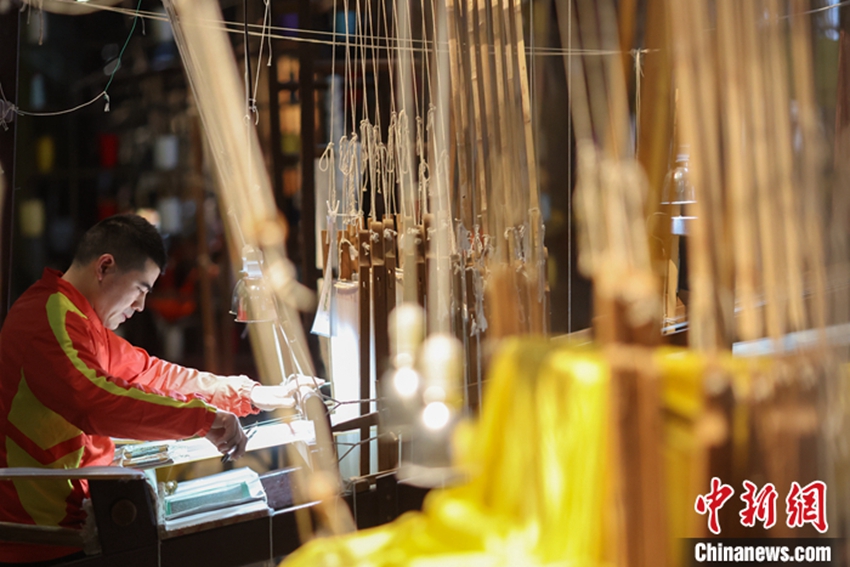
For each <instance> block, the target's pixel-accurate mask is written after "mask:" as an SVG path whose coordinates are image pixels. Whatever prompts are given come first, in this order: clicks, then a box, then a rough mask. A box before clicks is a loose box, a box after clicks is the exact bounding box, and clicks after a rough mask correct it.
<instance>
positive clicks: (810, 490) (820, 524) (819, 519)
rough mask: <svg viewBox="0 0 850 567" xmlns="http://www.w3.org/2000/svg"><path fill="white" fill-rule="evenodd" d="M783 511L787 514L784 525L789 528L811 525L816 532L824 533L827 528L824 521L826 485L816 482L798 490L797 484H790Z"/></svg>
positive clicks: (819, 481)
mask: <svg viewBox="0 0 850 567" xmlns="http://www.w3.org/2000/svg"><path fill="white" fill-rule="evenodd" d="M785 510H786V513H787V514H788V518H787V519H786V520H785V523H786V524H787V526H788V527H789V528H801V527H803V526H804V525H805V524H812V525H813V526H814V527H815V529H816V530H817V531H819V532H820V533H825V532H826V530H827V528H828V527H829V526H828V525H827V521H826V483H825V482H823V481H822V480H816V481H814V482H810V483H809V484H807V485H806V486H805V487H803V488H800V485H799V483H797V482H796V481H795V482H792V483H791V490H790V492H788V497H787V498H786V499H785Z"/></svg>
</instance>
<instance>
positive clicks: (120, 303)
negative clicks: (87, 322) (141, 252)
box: [92, 255, 159, 331]
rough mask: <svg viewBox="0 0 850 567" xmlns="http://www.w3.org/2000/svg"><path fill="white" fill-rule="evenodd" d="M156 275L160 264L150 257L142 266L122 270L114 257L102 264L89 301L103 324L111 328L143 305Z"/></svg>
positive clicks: (139, 309)
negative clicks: (92, 297)
mask: <svg viewBox="0 0 850 567" xmlns="http://www.w3.org/2000/svg"><path fill="white" fill-rule="evenodd" d="M109 258H112V256H111V255H109ZM158 277H159V266H157V265H156V263H155V262H154V261H153V260H151V259H148V260H147V261H146V262H145V268H144V269H143V270H127V271H122V270H121V269H119V268H118V267H117V266H116V265H115V262H114V260H112V261H107V262H104V263H103V264H101V265H100V267H99V277H98V294H97V298H96V299H95V301H93V302H92V305H93V307H94V310H95V313H97V315H98V317H100V320H101V321H102V322H103V326H104V327H106V328H107V329H109V330H111V331H114V330H115V329H116V328H118V325H120V324H121V323H123V322H124V321H126V320H127V319H129V318H130V317H132V316H133V313H134V312H136V311H141V310H142V309H144V308H145V296H146V295H147V294H148V292H149V291H150V290H151V288H152V287H153V284H154V282H155V281H156V278H158Z"/></svg>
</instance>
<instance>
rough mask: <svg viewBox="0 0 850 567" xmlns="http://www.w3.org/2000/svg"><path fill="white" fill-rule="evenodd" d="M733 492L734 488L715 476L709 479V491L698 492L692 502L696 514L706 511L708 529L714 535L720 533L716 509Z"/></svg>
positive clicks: (720, 506)
mask: <svg viewBox="0 0 850 567" xmlns="http://www.w3.org/2000/svg"><path fill="white" fill-rule="evenodd" d="M733 494H735V489H734V488H732V487H731V486H729V485H728V484H723V483H722V482H721V481H720V479H719V478H717V477H716V476H715V477H713V478H712V479H711V492H709V493H708V494H700V495H699V496H697V500H696V502H694V510H696V511H697V514H703V515H704V514H706V513H708V529H709V530H710V531H711V533H713V534H714V535H718V534H719V533H720V519H719V518H718V510H720V508H722V507H723V505H724V504H725V503H726V501H727V500H729V499H730V498H732V495H733Z"/></svg>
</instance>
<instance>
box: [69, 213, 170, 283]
mask: <svg viewBox="0 0 850 567" xmlns="http://www.w3.org/2000/svg"><path fill="white" fill-rule="evenodd" d="M103 254H112V256H113V257H114V258H115V264H116V266H118V268H119V269H120V270H122V271H128V270H144V269H145V262H146V261H147V260H148V258H150V259H151V260H153V262H154V263H155V264H156V265H157V266H159V269H160V271H163V270H164V269H165V262H166V260H167V259H168V258H167V256H166V254H165V244H163V242H162V237H161V236H160V235H159V232H157V230H156V228H154V226H153V225H152V224H151V223H149V222H148V221H147V220H145V219H144V218H142V217H140V216H139V215H131V214H127V215H115V216H114V217H109V218H107V219H104V220H102V221H100V222H99V223H97V224H96V225H94V226H93V227H91V228H90V229H88V230H87V231H86V233H85V234H84V235H83V239H82V240H81V241H80V244H79V245H78V246H77V252H76V254H74V262H75V263H77V264H81V265H84V264H88V263H89V262H91V261H92V260H95V259H97V258H99V257H100V256H102V255H103Z"/></svg>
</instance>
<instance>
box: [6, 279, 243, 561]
mask: <svg viewBox="0 0 850 567" xmlns="http://www.w3.org/2000/svg"><path fill="white" fill-rule="evenodd" d="M253 385H254V382H253V381H252V380H251V379H250V378H248V377H245V376H234V377H227V378H225V377H219V376H215V375H213V374H210V373H207V372H200V371H198V370H193V369H189V368H184V367H182V366H178V365H176V364H171V363H169V362H165V361H163V360H160V359H158V358H155V357H152V356H150V355H148V353H147V352H145V351H144V350H142V349H139V348H136V347H134V346H132V345H131V344H130V343H128V342H127V341H125V340H124V339H122V338H120V337H118V336H117V335H116V334H115V333H113V332H112V331H109V330H108V329H106V328H105V327H104V326H103V324H102V323H101V321H100V319H99V318H98V316H97V315H96V314H95V312H94V310H93V309H92V307H91V305H90V304H89V302H88V301H87V300H86V299H85V297H83V295H82V294H80V293H79V292H78V291H77V290H76V288H74V287H73V286H72V285H71V284H70V283H68V282H66V281H64V280H62V279H61V274H60V273H59V272H57V271H54V270H45V271H44V275H43V276H42V278H41V280H39V281H38V282H36V283H35V284H34V285H33V286H32V287H30V288H29V289H28V290H27V291H26V292H25V293H24V294H23V295H22V296H21V297H20V299H18V301H16V302H15V304H14V306H13V307H12V309H11V310H10V311H9V314H8V316H7V318H6V321H5V323H4V326H3V329H2V332H0V467H45V468H55V469H69V468H77V467H85V466H96V465H109V464H110V463H111V462H112V460H113V456H114V451H115V446H114V444H113V442H112V440H111V437H124V438H133V439H141V440H157V439H178V438H185V437H191V436H193V435H204V434H205V433H206V432H207V431H208V430H209V428H210V426H211V425H212V422H213V419H214V418H215V412H216V409H215V408H216V407H218V408H221V409H223V410H226V411H231V412H233V413H235V414H237V415H240V416H241V415H247V414H249V413H253V412H255V411H256V410H254V409H253V407H252V406H251V402H250V391H251V388H252V387H253ZM87 492H88V483H87V482H86V481H84V480H83V481H53V482H43V481H41V482H38V483H35V482H33V481H14V482H12V481H3V482H0V521H4V522H16V523H23V524H38V525H45V526H64V527H71V528H80V527H82V525H83V522H84V520H85V512H83V510H82V501H83V498H84V497H85V496H87ZM75 551H79V550H76V549H69V548H61V549H60V548H57V547H49V548H38V547H36V546H32V545H26V544H9V543H5V542H0V562H10V563H11V562H17V561H43V560H48V559H53V558H55V557H61V556H63V555H67V554H70V553H74V552H75Z"/></svg>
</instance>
